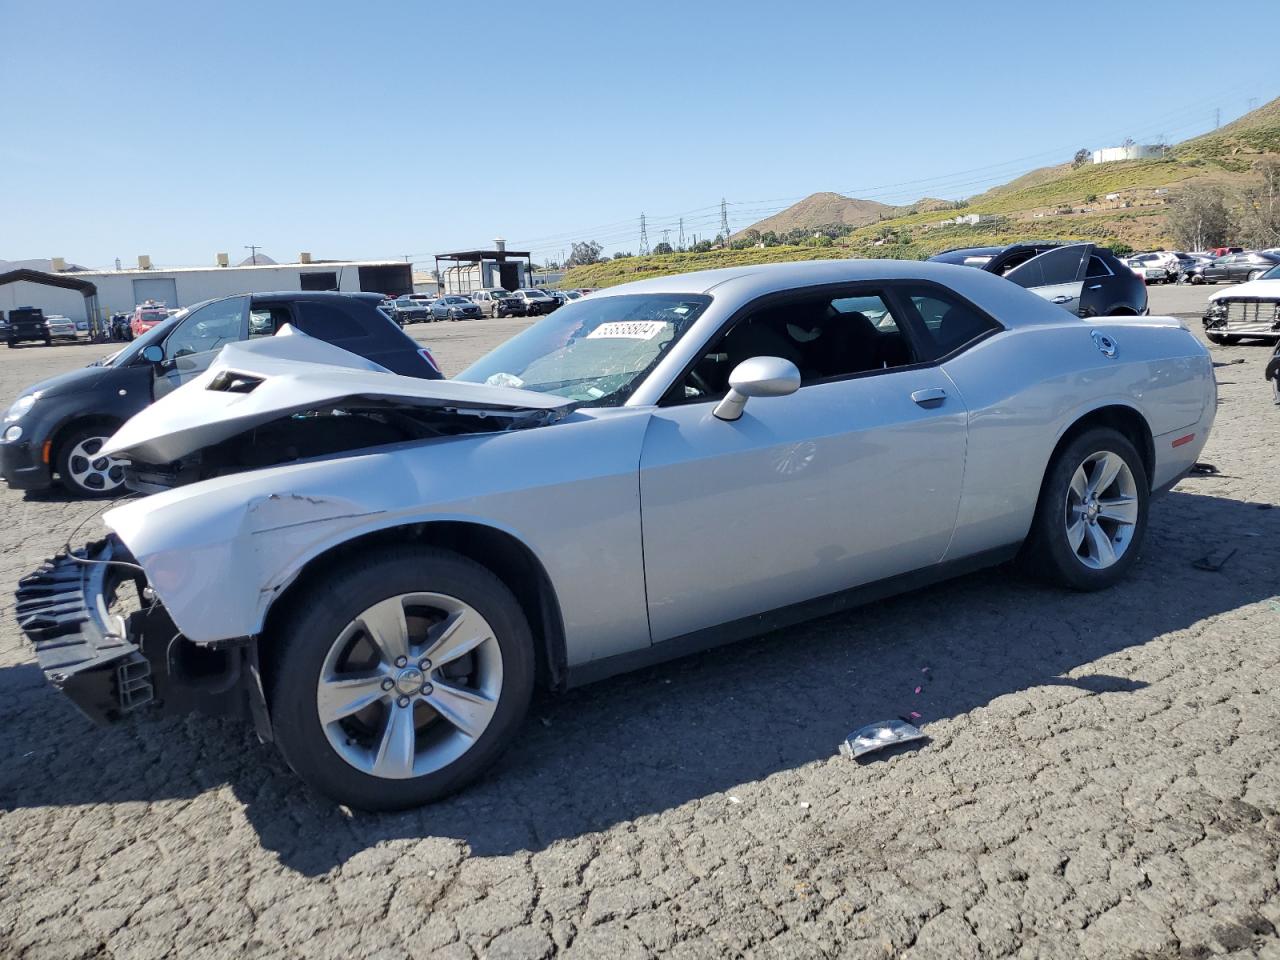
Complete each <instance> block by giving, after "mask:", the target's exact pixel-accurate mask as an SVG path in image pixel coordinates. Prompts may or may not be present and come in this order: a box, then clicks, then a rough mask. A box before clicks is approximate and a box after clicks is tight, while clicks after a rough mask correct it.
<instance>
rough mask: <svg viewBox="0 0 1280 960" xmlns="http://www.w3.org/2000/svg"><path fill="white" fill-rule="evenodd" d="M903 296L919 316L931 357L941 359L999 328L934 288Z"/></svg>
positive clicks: (974, 310) (912, 291) (975, 311)
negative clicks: (928, 342)
mask: <svg viewBox="0 0 1280 960" xmlns="http://www.w3.org/2000/svg"><path fill="white" fill-rule="evenodd" d="M906 293H907V296H908V298H909V299H910V301H911V305H912V306H913V307H915V308H916V312H917V313H918V314H919V315H920V321H921V323H922V325H923V326H924V329H925V333H926V336H927V337H928V339H929V341H930V342H931V344H932V345H933V348H934V353H935V356H939V357H944V356H946V355H947V354H949V353H951V352H953V351H955V350H957V349H959V348H960V347H962V346H964V345H965V344H966V343H969V342H970V341H972V340H975V339H976V338H978V337H980V336H982V335H983V334H984V333H987V332H989V331H991V330H999V329H1000V325H999V324H998V323H996V322H995V321H994V320H992V319H991V318H990V317H988V316H987V315H986V314H984V313H979V312H978V311H977V310H976V309H975V308H973V307H971V306H969V305H968V304H967V303H965V302H964V301H962V300H959V299H952V298H951V297H948V296H947V295H946V294H944V293H942V292H940V291H938V290H936V289H935V288H929V289H927V290H926V289H917V290H912V289H910V288H908V290H907V291H906Z"/></svg>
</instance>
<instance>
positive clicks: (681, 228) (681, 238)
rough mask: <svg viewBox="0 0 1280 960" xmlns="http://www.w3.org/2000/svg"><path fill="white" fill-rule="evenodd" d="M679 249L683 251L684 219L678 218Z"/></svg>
mask: <svg viewBox="0 0 1280 960" xmlns="http://www.w3.org/2000/svg"><path fill="white" fill-rule="evenodd" d="M680 249H681V250H683V249H684V217H681V218H680Z"/></svg>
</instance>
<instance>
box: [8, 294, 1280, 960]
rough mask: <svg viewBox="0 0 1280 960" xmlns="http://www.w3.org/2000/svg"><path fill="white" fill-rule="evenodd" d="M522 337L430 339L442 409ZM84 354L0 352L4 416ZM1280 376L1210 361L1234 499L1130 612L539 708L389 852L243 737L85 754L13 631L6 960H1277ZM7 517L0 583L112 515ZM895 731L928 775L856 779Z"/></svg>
mask: <svg viewBox="0 0 1280 960" xmlns="http://www.w3.org/2000/svg"><path fill="white" fill-rule="evenodd" d="M1204 297H1205V291H1204V290H1203V288H1195V289H1180V288H1178V289H1155V290H1153V291H1152V301H1153V308H1154V310H1155V311H1157V312H1179V313H1182V314H1184V315H1186V316H1188V317H1193V318H1198V315H1199V309H1200V307H1201V306H1202V305H1203V303H1204ZM523 325H524V322H523V321H514V320H513V321H482V322H478V323H469V324H456V325H455V324H438V325H431V326H425V325H424V326H418V327H413V328H411V332H412V333H413V334H414V335H415V336H417V337H418V338H419V339H422V340H424V341H427V342H429V343H430V344H431V345H432V347H433V348H434V349H435V350H436V352H437V354H438V356H439V358H440V359H441V361H442V362H443V364H444V366H445V368H446V370H449V371H456V370H458V369H459V368H460V367H461V366H463V365H464V364H465V363H466V362H468V361H469V360H470V359H471V358H473V357H474V356H476V355H478V354H479V353H480V352H482V351H483V350H484V349H487V347H488V346H490V345H492V343H493V342H496V341H497V340H500V339H502V338H504V337H505V336H508V335H510V334H511V333H512V332H513V331H515V330H517V329H519V328H520V327H522V326H523ZM98 352H99V351H98V350H97V349H95V348H92V347H88V346H77V347H72V346H66V347H56V348H52V349H45V348H42V347H32V348H28V349H21V350H14V351H0V396H5V397H9V396H12V395H14V394H15V393H16V391H17V389H18V388H20V387H21V386H22V385H23V384H24V383H26V382H30V381H32V380H34V379H37V378H38V377H40V376H43V375H46V374H48V373H52V372H55V371H56V370H61V369H69V368H71V367H74V366H76V365H78V364H81V363H84V362H86V361H87V360H88V359H90V358H91V357H92V356H94V355H95V354H96V353H98ZM1268 353H1269V350H1268V349H1266V348H1264V347H1261V346H1240V347H1235V348H1215V349H1214V356H1215V359H1217V360H1219V361H1220V362H1222V363H1224V364H1229V365H1226V366H1222V367H1220V368H1219V370H1218V377H1219V383H1220V389H1221V410H1220V412H1219V416H1218V422H1217V427H1216V430H1215V432H1214V435H1213V437H1212V439H1211V440H1210V442H1209V446H1208V449H1207V450H1206V451H1205V454H1204V457H1205V459H1207V460H1209V461H1212V462H1213V463H1216V464H1217V466H1218V467H1219V468H1220V470H1221V473H1220V474H1219V475H1217V476H1212V477H1200V478H1195V479H1188V480H1186V481H1184V482H1183V483H1181V484H1180V485H1179V486H1178V487H1177V488H1176V489H1175V490H1174V492H1172V493H1171V494H1169V495H1168V496H1167V497H1165V498H1163V499H1162V500H1160V501H1157V502H1156V503H1155V504H1154V505H1153V509H1152V514H1151V527H1150V531H1149V535H1148V539H1147V543H1146V548H1145V551H1144V557H1143V561H1142V563H1140V564H1139V565H1138V567H1137V568H1136V573H1135V575H1134V576H1133V577H1132V578H1131V579H1130V580H1129V581H1128V582H1127V583H1125V584H1124V585H1122V586H1120V587H1118V588H1116V589H1114V590H1112V591H1110V592H1107V593H1103V594H1094V595H1088V596H1082V595H1074V594H1067V593H1062V592H1058V591H1055V590H1049V589H1044V588H1041V587H1039V586H1035V585H1032V584H1029V583H1027V582H1025V581H1023V580H1022V579H1020V578H1019V577H1017V576H1016V575H1011V573H1010V572H1009V571H1008V570H1003V569H1002V570H996V571H992V572H989V573H984V574H980V575H975V576H970V577H967V578H964V579H961V580H958V581H955V582H952V583H950V584H947V585H944V586H941V587H935V588H933V589H931V590H928V591H926V592H923V593H917V594H912V595H908V596H905V597H901V598H898V599H895V600H891V601H888V602H884V603H879V604H876V605H874V606H871V607H868V608H864V609H861V610H858V611H855V612H853V613H850V614H846V615H841V616H837V617H831V618H828V619H825V620H821V621H818V622H815V623H812V624H810V625H807V626H804V627H800V628H796V629H792V630H787V631H783V632H780V633H776V634H773V635H771V636H768V637H764V638H762V639H759V640H756V641H751V642H747V643H744V644H739V645H737V646H735V647H732V648H728V649H724V650H721V651H717V652H714V653H709V654H705V655H702V656H698V657H694V658H690V659H686V660H682V661H679V662H677V663H673V664H669V665H666V666H663V667H660V668H654V669H650V670H647V671H644V672H640V673H637V674H633V675H631V676H628V677H623V678H620V679H617V680H613V681H608V682H605V683H601V684H598V685H595V686H592V687H589V688H586V689H582V690H578V691H574V692H572V693H570V694H568V695H566V696H562V697H558V698H546V699H544V700H542V701H540V702H539V703H537V704H536V705H535V709H534V712H533V714H532V715H531V719H530V722H529V723H528V725H527V728H526V730H525V732H524V733H523V735H522V736H521V737H520V739H519V741H518V742H517V743H516V745H515V746H514V748H513V749H512V750H511V751H510V752H509V754H508V756H507V757H506V758H505V760H504V761H503V763H502V764H501V766H500V767H499V768H498V769H497V770H495V771H494V772H493V773H492V774H491V775H489V776H488V777H487V778H486V779H485V780H484V781H482V782H481V783H479V784H478V785H476V786H475V787H474V788H472V789H470V790H468V791H466V792H465V793H464V794H462V795H461V796H459V797H456V798H455V799H452V800H450V801H447V802H444V803H440V804H437V805H435V806H432V807H429V808H426V809H423V810H419V811H416V812H412V813H407V814H402V815H395V816H370V815H363V814H355V815H351V814H349V813H348V812H345V811H343V810H341V809H338V808H335V807H334V806H333V805H332V804H329V803H326V802H325V801H324V800H323V799H321V798H319V797H317V796H315V795H313V794H312V793H310V792H309V791H308V790H307V789H305V788H304V787H303V786H301V785H300V784H299V782H298V781H297V780H296V779H295V778H294V777H293V776H292V775H291V774H290V772H289V771H288V770H287V768H286V767H285V766H284V764H283V763H282V761H281V760H280V759H279V757H278V756H277V754H276V752H275V751H274V749H272V748H271V747H268V746H263V745H261V744H259V743H257V741H256V740H255V739H254V737H253V736H252V734H251V733H250V732H249V731H248V730H247V729H245V728H244V727H241V726H239V725H237V724H233V723H229V722H219V721H214V720H208V719H204V718H198V717H193V718H187V719H184V720H176V721H166V722H159V723H139V724H133V725H126V726H122V727H117V728H113V729H109V730H100V729H96V728H93V727H91V726H90V725H89V724H88V723H87V722H86V721H85V720H84V719H83V718H81V717H80V716H79V715H78V714H77V713H76V712H75V710H74V709H73V708H72V707H71V705H70V704H69V703H67V702H65V701H64V700H63V699H62V698H61V697H60V696H58V695H57V694H56V693H55V692H54V691H53V690H52V689H51V688H50V687H49V686H48V685H46V683H45V682H44V680H43V678H42V676H41V674H40V672H39V670H38V669H37V668H36V667H35V665H34V663H33V660H32V657H31V655H30V652H29V650H28V649H27V648H26V647H25V646H24V645H23V644H22V642H21V641H20V637H19V633H18V630H17V627H16V625H15V624H14V622H13V619H12V616H11V611H10V609H9V607H10V605H11V600H9V599H8V598H7V597H5V598H4V599H3V600H2V601H0V603H3V606H4V611H3V616H2V617H0V715H2V717H3V720H4V723H5V729H7V730H9V731H10V732H9V733H8V734H7V735H6V736H5V737H4V738H3V741H2V745H0V865H2V873H0V876H2V878H3V884H2V885H0V956H2V957H5V958H11V957H13V958H16V957H23V958H37V957H39V958H72V957H113V958H150V957H156V958H160V957H171V956H183V957H227V956H234V957H244V958H258V957H295V956H299V957H312V956H315V957H356V956H359V957H388V958H398V957H406V956H407V957H472V956H483V957H494V958H497V957H544V956H548V955H551V954H552V953H563V954H565V955H568V956H574V957H599V956H602V955H608V956H609V957H611V958H613V960H624V958H630V957H649V956H656V955H659V954H661V955H669V956H675V957H721V956H750V957H817V956H851V957H862V956H870V957H883V956H895V955H896V956H906V957H916V958H922V957H939V958H949V960H956V958H966V957H986V956H997V957H1004V956H1019V957H1046V958H1052V957H1064V958H1068V957H1069V958H1076V957H1086V958H1091V957H1099V958H1139V957H1142V958H1194V957H1202V956H1210V955H1232V956H1238V957H1246V956H1248V957H1253V956H1273V957H1280V943H1278V942H1277V938H1276V932H1275V931H1276V926H1277V925H1280V899H1278V898H1277V896H1276V894H1277V889H1278V887H1277V858H1278V857H1280V761H1278V760H1277V758H1276V751H1275V744H1276V741H1277V739H1278V738H1280V703H1278V702H1277V698H1276V689H1277V687H1280V598H1278V597H1277V596H1276V594H1277V593H1280V589H1278V587H1277V581H1276V570H1277V567H1280V563H1278V561H1280V546H1278V544H1280V536H1277V534H1278V533H1280V510H1271V509H1270V507H1271V506H1272V505H1273V504H1275V503H1276V502H1277V501H1280V479H1278V478H1277V476H1276V473H1275V471H1274V469H1273V468H1272V464H1273V455H1272V448H1271V447H1270V445H1269V441H1271V440H1272V438H1274V437H1275V429H1276V428H1275V424H1276V422H1277V421H1276V417H1277V416H1280V412H1278V411H1277V410H1276V409H1275V408H1274V407H1273V406H1272V404H1271V400H1270V395H1269V391H1268V390H1267V389H1265V385H1264V384H1263V382H1262V380H1261V371H1262V367H1263V364H1264V361H1265V357H1266V356H1267V354H1268ZM1234 361H1242V363H1240V364H1238V365H1237V364H1235V363H1233V362H1234ZM0 502H2V503H3V509H4V518H5V524H4V530H3V532H0V583H12V582H13V581H14V580H15V579H16V578H17V577H18V576H20V575H21V574H23V573H25V572H27V571H28V570H29V569H31V568H32V567H34V566H35V565H36V564H37V563H38V562H39V561H40V559H41V558H43V557H45V556H47V555H48V554H50V553H51V552H52V551H53V550H54V549H55V548H56V547H57V546H58V545H59V544H61V543H62V542H63V541H65V540H66V539H68V537H69V536H72V534H73V528H75V527H76V526H77V525H78V524H80V523H81V522H82V521H84V520H85V519H86V518H87V517H91V515H92V514H93V513H94V512H95V510H96V507H95V506H94V505H92V504H85V503H80V502H67V501H65V500H63V499H61V498H60V497H58V496H56V495H49V494H44V495H38V496H30V497H26V498H24V497H23V495H21V494H17V493H12V492H8V491H5V492H3V493H0ZM94 529H95V524H94V522H93V521H92V520H90V521H89V522H87V523H86V524H85V529H84V531H82V532H81V533H78V534H75V535H74V536H75V539H85V538H87V536H88V535H89V533H90V532H92V531H93V530H94ZM1232 549H1234V550H1235V551H1236V553H1235V554H1234V555H1233V556H1232V557H1231V559H1230V560H1229V561H1228V563H1227V564H1226V566H1225V567H1224V568H1223V570H1222V571H1221V572H1218V573H1209V572H1203V571H1201V570H1197V569H1195V568H1193V567H1192V561H1193V560H1195V559H1196V558H1198V557H1201V556H1203V555H1205V554H1207V553H1209V552H1211V551H1221V550H1232ZM6 589H7V588H6ZM926 668H927V672H926ZM917 686H921V687H922V689H921V691H920V692H919V693H918V694H917V693H915V692H914V689H915V687H917ZM908 710H918V711H919V712H921V713H922V714H923V716H924V719H923V721H922V722H923V725H924V729H925V731H926V732H927V734H928V736H929V740H928V742H927V743H925V744H924V745H923V746H919V747H918V748H917V749H914V750H912V749H902V750H900V751H899V752H897V753H895V754H890V755H882V756H880V757H878V758H876V759H872V760H870V761H868V762H864V763H858V762H854V761H851V760H847V759H844V758H842V757H839V756H837V755H836V753H835V747H836V744H837V742H838V741H839V740H840V739H841V738H842V737H843V735H844V734H846V733H847V732H848V731H849V730H850V729H852V728H854V727H856V726H859V725H861V724H863V723H865V722H868V721H871V720H875V719H880V718H884V717H890V716H895V715H897V714H900V713H903V712H905V711H908Z"/></svg>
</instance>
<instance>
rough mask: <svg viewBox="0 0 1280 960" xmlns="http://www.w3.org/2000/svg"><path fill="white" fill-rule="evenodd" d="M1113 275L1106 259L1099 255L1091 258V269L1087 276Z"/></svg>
mask: <svg viewBox="0 0 1280 960" xmlns="http://www.w3.org/2000/svg"><path fill="white" fill-rule="evenodd" d="M1111 275H1112V274H1111V268H1110V267H1108V266H1107V264H1106V261H1105V260H1103V259H1102V258H1101V257H1099V256H1092V257H1090V258H1089V269H1088V271H1087V272H1086V273H1085V276H1086V277H1109V276H1111Z"/></svg>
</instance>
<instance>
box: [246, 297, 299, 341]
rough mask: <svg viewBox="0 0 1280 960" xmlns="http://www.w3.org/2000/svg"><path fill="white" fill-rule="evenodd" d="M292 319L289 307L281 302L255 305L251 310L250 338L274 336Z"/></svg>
mask: <svg viewBox="0 0 1280 960" xmlns="http://www.w3.org/2000/svg"><path fill="white" fill-rule="evenodd" d="M292 321H293V317H292V316H291V315H290V314H289V308H288V307H285V306H282V305H280V304H273V305H269V306H262V307H254V308H253V309H251V310H250V311H249V339H250V340H254V339H257V338H258V337H274V336H275V335H276V331H277V330H279V329H280V328H281V327H283V326H284V325H285V324H286V323H291V322H292Z"/></svg>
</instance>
